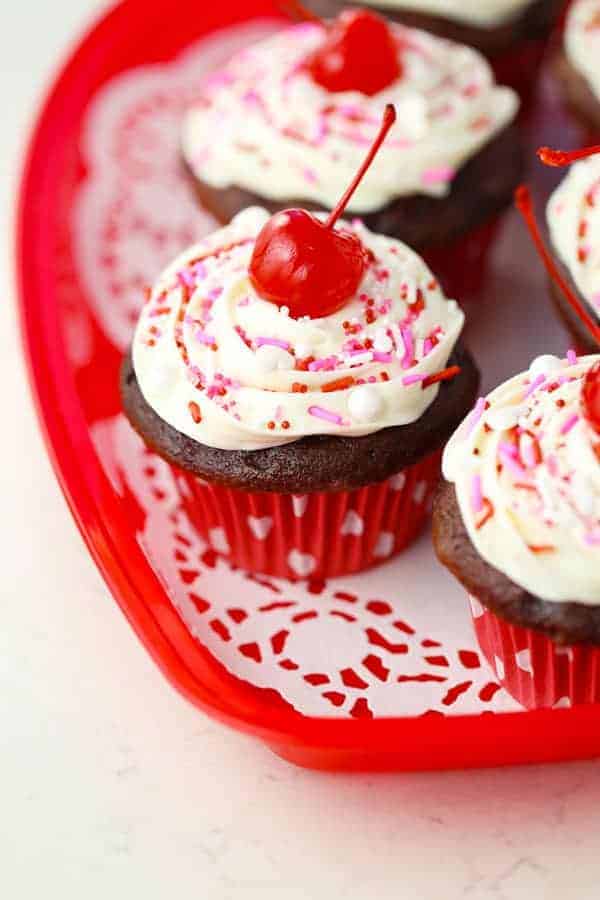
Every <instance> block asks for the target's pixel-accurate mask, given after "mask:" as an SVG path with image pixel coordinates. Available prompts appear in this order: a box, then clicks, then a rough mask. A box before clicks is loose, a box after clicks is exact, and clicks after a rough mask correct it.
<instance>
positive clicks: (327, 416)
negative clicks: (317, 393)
mask: <svg viewBox="0 0 600 900" xmlns="http://www.w3.org/2000/svg"><path fill="white" fill-rule="evenodd" d="M308 414H309V416H314V417H315V419H323V420H324V421H325V422H331V423H332V424H333V425H343V424H344V420H343V418H342V417H341V416H340V415H338V414H337V413H334V412H331V410H329V409H323V407H322V406H309V407H308Z"/></svg>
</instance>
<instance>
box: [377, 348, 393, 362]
mask: <svg viewBox="0 0 600 900" xmlns="http://www.w3.org/2000/svg"><path fill="white" fill-rule="evenodd" d="M373 359H374V361H375V362H380V363H388V362H391V361H392V354H391V353H382V351H381V350H374V351H373Z"/></svg>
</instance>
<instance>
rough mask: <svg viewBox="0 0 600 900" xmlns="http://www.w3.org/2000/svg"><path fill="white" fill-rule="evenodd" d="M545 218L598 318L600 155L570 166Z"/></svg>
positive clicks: (599, 283) (599, 293)
mask: <svg viewBox="0 0 600 900" xmlns="http://www.w3.org/2000/svg"><path fill="white" fill-rule="evenodd" d="M598 8H599V9H600V2H599V3H598ZM547 219H548V227H549V229H550V235H551V238H552V243H553V245H554V248H555V249H556V252H557V253H558V255H559V257H560V259H561V260H562V262H563V263H564V265H565V266H566V268H567V269H568V271H569V273H570V275H571V278H572V279H573V281H574V283H575V285H576V286H577V289H578V291H579V293H580V294H581V296H582V297H584V299H585V300H587V302H588V304H589V305H590V306H591V308H592V309H593V310H594V312H595V313H596V315H597V316H600V155H598V156H591V157H590V158H589V159H584V160H581V162H578V163H576V164H575V165H573V166H571V169H570V171H569V173H568V174H567V176H566V177H565V178H564V180H563V181H562V182H561V184H560V185H559V186H558V188H557V189H556V191H555V192H554V193H553V194H552V196H551V197H550V200H549V202H548V208H547Z"/></svg>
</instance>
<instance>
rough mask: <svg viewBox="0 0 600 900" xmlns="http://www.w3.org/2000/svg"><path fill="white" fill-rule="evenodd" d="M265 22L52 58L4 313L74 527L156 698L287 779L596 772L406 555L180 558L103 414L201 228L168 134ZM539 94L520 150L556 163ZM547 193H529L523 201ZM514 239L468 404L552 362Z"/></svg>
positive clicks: (443, 580) (554, 114)
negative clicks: (378, 559)
mask: <svg viewBox="0 0 600 900" xmlns="http://www.w3.org/2000/svg"><path fill="white" fill-rule="evenodd" d="M275 14H276V10H275V7H274V4H273V3H270V2H267V0H246V2H242V0H232V2H230V3H228V4H201V7H200V8H199V7H198V4H197V3H192V2H188V0H181V2H180V3H179V4H177V5H176V8H175V7H174V6H173V4H172V3H169V2H167V0H155V2H153V3H148V2H146V0H125V2H122V3H120V4H119V5H118V6H116V7H115V8H114V9H113V10H112V11H111V12H109V14H108V15H106V16H105V17H104V18H103V19H102V20H101V21H100V22H98V24H97V25H96V26H95V27H94V28H93V30H92V31H91V32H90V33H89V34H88V35H87V37H86V38H85V39H84V40H83V41H82V42H81V43H80V44H79V46H78V47H77V49H76V50H75V51H74V52H73V54H72V55H71V57H70V59H69V60H68V62H67V63H66V65H65V66H64V68H63V70H62V72H61V74H60V76H59V78H58V79H57V81H56V83H55V84H54V86H53V88H52V90H51V92H50V94H49V96H48V99H47V101H46V103H45V105H44V108H43V110H42V112H41V114H40V117H39V120H38V123H37V126H36V129H35V134H34V136H33V138H32V141H31V145H30V149H29V152H28V157H27V160H26V164H25V171H24V176H23V183H22V189H21V195H20V209H19V220H18V249H17V254H18V274H19V285H20V313H21V320H22V329H23V335H24V342H25V352H26V355H27V359H28V364H29V370H30V375H31V381H32V385H33V391H34V394H35V399H36V403H37V408H38V412H39V415H40V419H41V422H42V425H43V429H44V432H45V435H46V439H47V444H48V449H49V452H50V455H51V457H52V461H53V463H54V466H55V469H56V472H57V475H58V477H59V479H60V483H61V485H62V488H63V490H64V493H65V496H66V498H67V500H68V502H69V504H70V507H71V509H72V512H73V515H74V516H75V518H76V520H77V523H78V525H79V527H80V529H81V532H82V534H83V537H84V539H85V540H86V542H87V545H88V547H89V549H90V552H91V553H92V556H93V558H94V559H95V561H96V563H97V565H98V567H99V568H100V570H101V572H102V574H103V575H104V577H105V579H106V582H107V584H108V585H109V587H110V589H111V591H112V593H113V595H114V597H115V599H116V600H117V601H118V603H119V604H120V606H121V609H122V610H123V612H124V613H125V615H126V616H127V618H128V619H129V621H130V623H131V625H132V626H133V628H134V629H135V631H136V633H137V634H138V635H139V637H140V639H141V640H142V642H143V643H144V645H145V646H146V647H147V649H148V651H149V652H150V653H151V654H152V656H153V658H154V659H155V660H156V662H157V663H158V665H159V666H160V667H161V669H162V671H163V672H164V673H165V675H166V676H167V678H169V679H170V681H171V682H172V683H173V684H174V685H175V686H176V687H177V689H178V690H180V691H181V692H182V693H183V694H184V695H185V696H186V697H188V698H189V699H190V700H191V701H192V702H193V703H194V704H196V705H197V706H198V707H200V708H201V709H203V710H204V711H205V712H207V713H209V714H210V715H212V716H215V717H217V718H219V719H221V720H223V721H224V722H226V723H228V724H229V725H231V726H233V727H235V728H239V729H241V730H244V731H247V732H251V733H252V734H254V735H256V736H257V737H259V738H260V739H261V740H263V741H265V742H266V743H267V744H269V745H270V746H271V747H272V748H273V749H274V750H275V751H276V752H277V753H279V754H281V755H282V756H284V757H285V758H287V759H289V760H292V761H294V762H296V763H299V764H301V765H306V766H313V767H319V768H330V769H351V768H369V769H393V768H399V769H425V768H448V767H456V766H483V765H497V764H507V763H516V762H532V761H541V760H560V759H572V758H576V757H584V756H591V755H594V754H596V753H597V752H599V751H600V717H599V714H598V708H597V707H578V708H575V709H560V710H558V709H557V710H546V711H539V712H525V711H523V710H520V709H519V708H518V707H517V705H516V703H515V702H514V701H513V700H511V698H510V697H508V695H506V694H505V692H504V691H503V690H502V689H501V688H500V686H499V684H498V683H497V680H496V675H495V673H494V672H493V671H492V670H491V669H489V668H488V667H487V664H486V663H485V662H484V661H483V660H482V658H481V656H480V654H479V652H478V648H477V645H476V643H475V639H474V636H473V632H472V628H471V625H470V621H469V616H468V609H467V603H466V601H465V598H464V597H462V596H461V592H460V590H459V589H458V587H457V586H456V585H455V584H454V583H453V582H452V580H451V579H450V578H449V577H448V576H447V574H446V573H445V572H444V571H443V570H441V569H440V568H439V567H438V566H437V565H436V563H435V560H434V557H433V554H432V551H431V548H430V544H429V540H428V538H427V537H425V538H424V539H423V540H422V541H421V542H420V544H418V545H417V546H416V547H415V548H414V550H411V551H410V552H409V553H408V554H407V555H406V556H405V557H402V558H400V559H399V560H397V561H395V562H390V563H388V564H387V565H385V566H383V567H382V568H381V569H380V570H377V571H376V572H373V573H370V574H369V575H368V576H358V577H355V578H347V579H339V580H336V581H335V582H331V583H329V584H316V583H308V584H302V583H297V584H289V583H283V582H273V581H268V580H266V579H257V578H250V577H248V576H246V575H244V574H243V573H241V572H236V571H234V570H233V569H232V568H231V567H230V566H229V565H228V564H227V561H226V560H225V559H224V558H223V557H222V556H221V554H220V552H219V550H220V549H222V548H219V545H218V541H216V542H215V544H214V545H213V546H212V547H207V546H205V545H203V544H202V543H201V542H200V540H199V539H198V537H197V536H196V535H195V534H194V532H193V530H192V529H191V528H190V525H189V523H188V522H187V521H186V520H185V516H184V514H183V512H182V509H181V505H180V502H179V496H178V493H177V489H176V485H175V482H174V479H173V477H172V473H171V471H170V469H169V467H168V466H167V465H166V464H164V463H163V462H162V461H161V460H159V459H157V458H155V457H154V456H152V454H150V453H149V452H148V451H147V450H145V448H144V447H143V446H142V445H141V443H140V441H139V440H138V439H137V438H136V436H135V435H134V434H133V432H132V431H131V429H130V428H129V426H128V425H127V423H126V421H125V419H124V417H123V416H122V414H121V411H120V403H119V393H118V367H119V363H120V359H121V356H122V353H123V351H124V350H125V348H126V346H127V343H128V341H129V339H130V335H131V331H132V327H133V324H134V322H135V319H136V316H137V312H138V310H139V306H140V301H141V296H142V289H143V287H144V285H145V284H147V283H148V282H151V281H152V279H153V278H154V277H155V275H156V274H157V273H158V271H160V268H161V267H162V265H164V264H165V263H166V262H167V261H168V260H169V258H170V257H172V256H173V255H174V254H175V253H176V252H177V251H178V250H180V249H182V248H183V247H184V246H185V245H186V244H189V243H190V242H191V241H192V240H193V239H194V238H195V237H196V236H197V235H199V234H200V233H202V232H205V231H206V230H207V229H208V228H209V227H211V222H210V219H209V217H208V216H207V215H206V214H204V213H203V212H202V210H199V209H198V208H197V206H196V203H195V200H194V197H193V192H192V191H191V189H190V186H189V185H188V183H187V182H186V180H185V177H184V175H183V172H182V170H181V168H180V164H179V159H178V150H177V138H178V122H179V119H180V117H181V114H182V112H183V110H184V109H185V108H186V106H187V105H188V104H189V103H190V102H191V101H192V100H193V98H194V93H195V88H196V85H197V84H198V80H199V78H200V77H201V76H202V75H203V73H204V72H206V71H207V70H208V69H210V68H211V67H213V66H215V65H218V63H219V62H220V61H222V60H223V59H224V58H226V57H227V55H228V54H229V53H231V52H232V50H233V49H235V48H236V47H238V46H240V44H243V43H247V42H248V41H249V40H252V39H256V38H257V37H259V36H260V35H262V34H264V33H268V32H269V31H270V30H272V28H273V27H274V24H275V23H274V21H273V17H274V16H275ZM546 81H547V84H545V85H544V86H543V90H542V94H541V100H540V104H541V105H540V106H539V107H538V112H537V113H536V114H535V116H534V117H533V119H532V120H531V122H529V123H528V125H527V128H528V130H529V135H530V143H531V144H532V145H533V144H534V143H535V141H536V140H539V141H540V142H544V143H552V141H553V138H555V137H556V135H557V134H558V135H559V136H560V140H559V143H561V144H566V143H567V142H569V141H573V142H576V141H577V139H578V137H579V136H578V135H577V132H576V129H575V130H574V129H572V126H571V125H570V124H569V122H568V120H567V119H565V117H564V113H563V111H562V110H561V108H560V105H559V103H558V101H557V98H556V96H555V94H554V92H553V88H552V84H551V79H546ZM534 135H535V137H534ZM551 178H552V176H551V175H548V174H547V173H546V174H543V173H538V174H537V175H536V180H537V181H538V182H539V183H538V185H537V186H538V188H539V189H540V193H545V192H547V189H548V184H547V183H545V181H547V182H548V183H550V182H551ZM520 229H521V226H520V223H519V222H518V220H517V218H516V217H515V216H509V217H508V219H507V221H506V223H505V225H504V226H503V230H502V233H501V235H500V237H499V240H498V242H497V246H496V247H495V248H494V252H493V260H492V267H491V270H490V275H489V279H488V285H487V287H486V291H485V301H482V302H480V304H479V306H480V308H479V309H477V310H474V309H473V308H471V311H470V312H471V315H472V316H473V317H474V318H475V324H474V325H473V326H472V327H471V328H470V335H469V339H470V341H471V343H472V344H473V346H474V347H475V350H476V352H478V353H479V356H480V359H481V361H482V363H483V365H484V368H485V374H486V382H487V385H488V386H489V385H492V384H494V383H496V382H497V381H498V380H499V379H500V378H502V377H506V376H507V375H509V374H512V373H513V372H514V371H516V370H517V369H519V368H523V367H525V366H526V365H527V364H528V362H529V360H530V359H531V357H532V356H534V355H536V354H537V353H540V352H552V351H555V352H563V351H564V350H565V349H566V339H565V337H564V335H562V334H561V332H560V329H559V327H558V325H554V324H553V323H552V318H551V317H550V316H549V315H548V309H547V306H546V298H545V287H544V279H543V276H542V274H541V272H539V268H538V266H537V263H536V262H535V259H534V257H533V255H532V252H531V250H530V248H529V245H528V243H527V241H526V240H525V238H524V234H523V232H522V230H520ZM524 301H525V303H526V306H524ZM507 348H508V349H507ZM124 665H125V664H124Z"/></svg>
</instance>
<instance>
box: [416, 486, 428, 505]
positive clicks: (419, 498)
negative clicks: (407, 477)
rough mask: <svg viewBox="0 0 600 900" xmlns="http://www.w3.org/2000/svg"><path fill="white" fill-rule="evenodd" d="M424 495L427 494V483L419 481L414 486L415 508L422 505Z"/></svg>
mask: <svg viewBox="0 0 600 900" xmlns="http://www.w3.org/2000/svg"><path fill="white" fill-rule="evenodd" d="M426 493H427V482H426V481H419V482H418V483H417V484H416V485H415V491H414V494H413V500H414V501H415V503H416V504H417V506H420V505H421V504H422V502H423V500H424V499H425V494H426Z"/></svg>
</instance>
